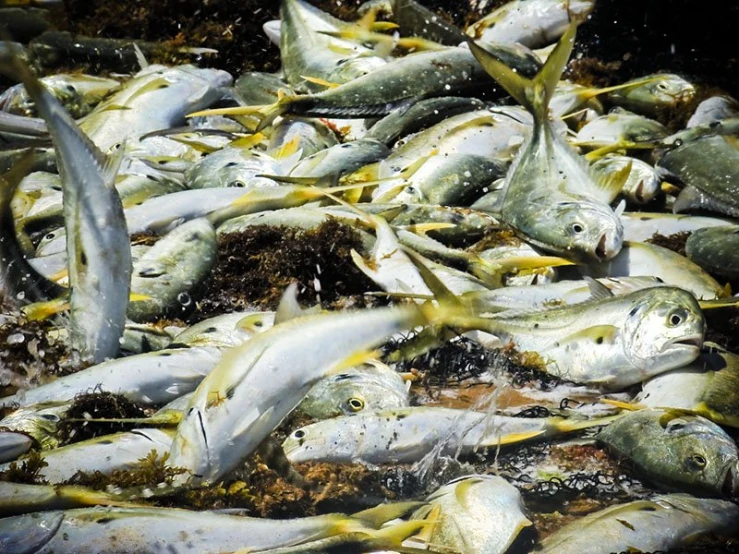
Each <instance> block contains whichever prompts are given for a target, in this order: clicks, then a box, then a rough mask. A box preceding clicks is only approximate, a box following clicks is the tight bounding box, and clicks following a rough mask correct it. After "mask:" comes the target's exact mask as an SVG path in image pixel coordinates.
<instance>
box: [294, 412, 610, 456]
mask: <svg viewBox="0 0 739 554" xmlns="http://www.w3.org/2000/svg"><path fill="white" fill-rule="evenodd" d="M617 417H618V416H617ZM608 421H610V419H608V418H604V419H600V420H582V421H571V420H565V419H562V418H556V417H554V418H521V417H509V416H504V415H500V414H488V413H485V412H475V411H470V410H457V409H452V408H439V407H429V406H415V407H409V408H399V409H395V410H387V411H382V412H367V411H362V412H359V413H357V414H354V415H348V416H340V417H336V418H333V419H324V420H323V421H319V422H317V423H313V424H311V425H307V426H306V427H302V428H300V429H297V430H295V431H293V432H292V433H291V434H290V436H288V437H287V439H285V441H284V442H283V444H282V447H283V449H284V450H285V454H286V455H287V458H288V460H290V461H291V462H292V463H296V464H297V463H302V462H310V461H313V462H319V461H323V462H332V463H333V462H335V463H365V464H393V463H414V462H418V461H419V460H421V459H423V458H424V456H426V455H427V454H429V453H430V452H432V451H437V450H438V451H439V453H440V455H449V456H453V455H455V453H456V454H459V453H471V452H474V451H475V450H476V449H478V448H480V449H485V448H496V447H498V446H505V445H509V444H516V443H519V442H523V441H527V440H535V439H539V438H544V437H550V436H553V435H557V434H560V433H567V432H572V431H576V430H579V429H585V428H588V427H594V426H598V425H605V424H606V423H608Z"/></svg>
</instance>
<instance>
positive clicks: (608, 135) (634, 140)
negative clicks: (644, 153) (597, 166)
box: [573, 108, 669, 151]
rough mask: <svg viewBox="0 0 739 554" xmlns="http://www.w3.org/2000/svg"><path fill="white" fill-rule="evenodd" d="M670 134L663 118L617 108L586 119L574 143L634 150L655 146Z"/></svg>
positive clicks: (611, 149)
mask: <svg viewBox="0 0 739 554" xmlns="http://www.w3.org/2000/svg"><path fill="white" fill-rule="evenodd" d="M668 135H669V132H668V131H667V128H666V127H665V126H664V125H662V124H661V123H660V122H658V121H655V120H653V119H649V118H647V117H644V116H642V115H637V114H633V113H631V112H627V111H626V110H622V109H620V108H614V109H613V110H611V111H610V112H609V113H608V114H606V115H602V116H600V117H597V118H596V119H594V120H593V121H590V122H589V123H586V124H585V125H584V126H583V127H582V128H581V129H580V130H579V131H578V132H577V135H576V136H575V140H574V142H573V144H576V145H577V146H583V147H586V148H591V149H599V148H601V149H604V150H608V151H614V150H619V149H625V150H631V149H639V148H650V147H654V146H655V145H657V144H659V141H661V140H662V139H665V138H667V136H668Z"/></svg>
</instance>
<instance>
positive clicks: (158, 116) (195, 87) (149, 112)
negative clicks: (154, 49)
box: [80, 65, 231, 151]
mask: <svg viewBox="0 0 739 554" xmlns="http://www.w3.org/2000/svg"><path fill="white" fill-rule="evenodd" d="M230 84H231V76H230V75H229V74H228V73H226V72H225V71H221V70H219V69H200V68H196V67H194V66H191V65H182V66H176V67H164V66H161V65H150V66H149V67H147V68H146V69H142V70H141V71H139V72H138V73H137V74H136V75H135V76H134V78H133V79H131V80H130V81H128V82H127V83H126V84H125V86H123V87H122V88H121V89H120V90H119V91H118V92H116V93H115V94H113V95H112V96H111V97H110V98H108V99H107V100H106V101H104V102H102V103H101V104H99V105H98V106H97V107H96V108H95V109H94V110H93V111H92V112H91V113H90V114H88V115H87V116H86V117H85V118H84V119H83V120H82V121H80V128H81V129H82V131H84V132H85V133H86V134H87V135H88V136H89V137H90V139H91V140H92V141H93V142H94V143H95V144H96V145H97V146H98V148H100V149H101V150H103V151H107V150H108V149H109V148H110V147H111V146H113V145H114V144H117V143H120V142H122V141H123V140H125V139H126V138H127V137H139V136H141V135H143V134H145V133H148V132H150V131H156V130H158V129H164V128H169V127H175V126H177V125H181V124H183V123H184V122H185V115H186V114H188V113H190V112H192V111H195V110H200V109H203V108H206V107H208V106H210V105H211V104H212V103H213V102H215V101H217V100H218V99H220V98H221V95H222V92H221V91H220V90H219V89H220V87H225V86H229V85H230Z"/></svg>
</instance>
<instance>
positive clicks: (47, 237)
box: [45, 233, 56, 240]
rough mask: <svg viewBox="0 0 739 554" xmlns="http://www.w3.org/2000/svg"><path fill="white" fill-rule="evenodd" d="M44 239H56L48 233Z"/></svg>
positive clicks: (52, 234)
mask: <svg viewBox="0 0 739 554" xmlns="http://www.w3.org/2000/svg"><path fill="white" fill-rule="evenodd" d="M45 238H46V240H52V239H54V238H56V235H55V234H54V233H48V234H47V235H46V237H45Z"/></svg>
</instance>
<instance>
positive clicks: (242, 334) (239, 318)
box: [172, 312, 275, 348]
mask: <svg viewBox="0 0 739 554" xmlns="http://www.w3.org/2000/svg"><path fill="white" fill-rule="evenodd" d="M274 319H275V314H274V312H251V313H248V312H235V313H231V314H224V315H219V316H216V317H211V318H208V319H204V320H203V321H200V322H198V323H196V324H194V325H191V326H190V327H188V328H187V329H185V330H183V331H181V332H180V333H177V334H176V335H175V336H174V337H173V338H172V344H175V345H184V346H189V347H193V346H213V347H216V348H227V347H229V346H236V345H238V344H241V343H243V342H245V341H247V340H248V339H250V338H251V337H252V336H253V335H254V334H255V333H259V332H261V331H266V330H267V329H269V328H270V327H272V325H273V323H274Z"/></svg>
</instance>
